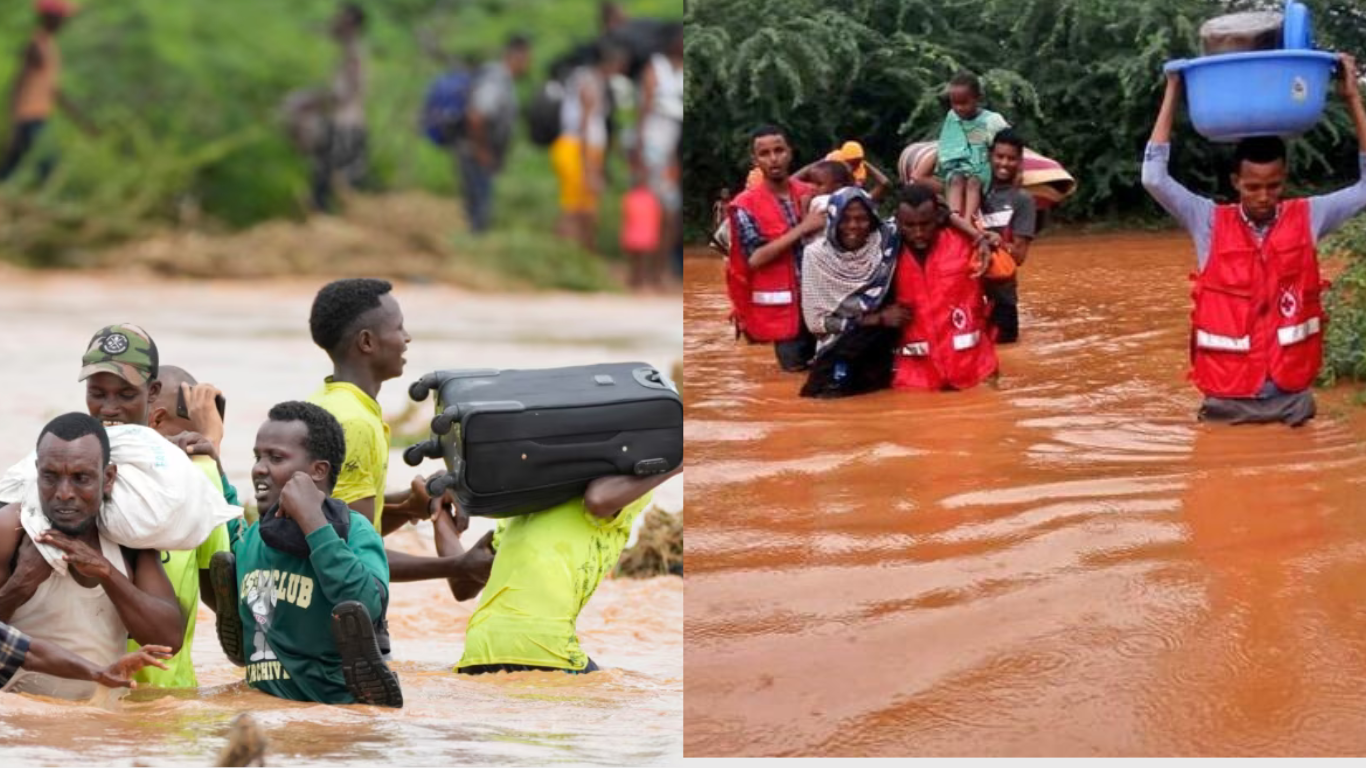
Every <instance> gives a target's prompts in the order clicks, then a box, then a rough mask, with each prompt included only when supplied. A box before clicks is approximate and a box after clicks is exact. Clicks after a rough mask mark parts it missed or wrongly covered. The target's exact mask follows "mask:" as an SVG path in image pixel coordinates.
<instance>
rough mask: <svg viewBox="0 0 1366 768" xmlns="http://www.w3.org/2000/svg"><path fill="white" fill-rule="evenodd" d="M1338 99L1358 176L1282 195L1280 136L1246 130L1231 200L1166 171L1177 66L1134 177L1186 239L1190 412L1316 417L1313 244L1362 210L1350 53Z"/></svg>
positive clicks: (1365, 159)
mask: <svg viewBox="0 0 1366 768" xmlns="http://www.w3.org/2000/svg"><path fill="white" fill-rule="evenodd" d="M1339 60H1340V63H1341V66H1342V73H1343V77H1342V96H1343V98H1344V99H1345V100H1346V103H1347V108H1348V111H1349V112H1350V113H1351V115H1352V122H1353V124H1354V125H1355V126H1356V136H1357V147H1358V152H1359V154H1358V159H1357V162H1358V165H1359V167H1360V169H1361V174H1362V178H1361V179H1360V180H1358V181H1357V183H1356V184H1354V185H1352V186H1350V187H1347V188H1345V189H1341V190H1338V191H1337V192H1334V193H1332V194H1328V195H1320V196H1317V197H1310V198H1299V199H1283V198H1282V195H1283V194H1284V192H1285V185H1286V176H1287V162H1286V151H1285V141H1284V140H1283V139H1281V138H1280V137H1278V136H1253V137H1249V138H1244V139H1241V140H1240V141H1238V144H1237V147H1236V149H1235V150H1234V169H1233V175H1232V180H1233V188H1234V189H1235V190H1236V191H1237V193H1238V202H1237V203H1235V204H1227V205H1220V204H1216V203H1215V202H1214V201H1213V200H1210V199H1208V198H1204V197H1200V196H1198V195H1196V194H1194V193H1193V192H1191V191H1190V190H1188V189H1186V188H1185V187H1183V186H1181V184H1179V183H1178V182H1177V181H1175V180H1174V179H1172V178H1171V176H1169V175H1168V173H1167V162H1168V159H1169V157H1170V155H1171V144H1170V139H1171V127H1172V116H1173V113H1174V112H1175V111H1176V101H1177V98H1178V97H1179V95H1180V91H1181V73H1180V71H1179V70H1177V71H1169V72H1168V73H1167V91H1166V95H1165V96H1164V98H1163V100H1162V107H1161V109H1160V110H1159V111H1158V114H1157V123H1156V125H1154V126H1153V132H1152V135H1151V136H1150V137H1149V139H1148V146H1147V149H1146V152H1145V154H1144V159H1143V186H1144V188H1146V189H1147V190H1148V192H1149V194H1151V195H1152V196H1153V198H1154V199H1156V200H1157V202H1158V203H1160V204H1161V205H1162V207H1163V208H1165V209H1166V210H1167V211H1168V212H1169V213H1171V214H1172V215H1173V216H1175V217H1176V219H1177V220H1178V221H1180V222H1181V225H1182V226H1183V227H1185V228H1186V231H1188V232H1190V234H1191V237H1192V238H1193V239H1194V240H1195V254H1196V264H1197V269H1196V273H1195V275H1194V276H1193V278H1192V279H1193V280H1194V283H1195V286H1194V290H1193V292H1192V296H1193V298H1194V300H1195V307H1194V311H1193V312H1192V314H1191V320H1192V323H1191V324H1192V328H1191V374H1190V378H1191V380H1192V381H1193V382H1194V383H1195V386H1196V387H1197V388H1198V389H1199V390H1200V391H1201V392H1202V393H1203V394H1204V396H1205V399H1204V403H1203V404H1202V405H1201V407H1200V412H1199V418H1200V420H1202V421H1220V422H1228V423H1232V424H1245V423H1265V422H1278V421H1279V422H1284V423H1286V424H1289V425H1291V426H1300V425H1302V424H1304V423H1305V422H1306V421H1308V420H1309V419H1311V418H1313V416H1314V396H1313V394H1312V392H1311V391H1310V387H1311V386H1312V385H1313V382H1314V379H1315V377H1316V376H1317V375H1318V372H1319V367H1320V365H1321V364H1322V362H1323V330H1324V324H1325V323H1326V318H1325V317H1324V314H1323V306H1322V303H1321V291H1322V288H1323V285H1324V283H1323V282H1322V280H1321V278H1320V276H1319V262H1318V253H1317V249H1316V245H1317V243H1318V242H1319V240H1320V239H1321V238H1323V237H1324V236H1326V235H1327V234H1329V233H1330V232H1332V231H1333V230H1335V229H1337V228H1338V227H1339V226H1341V225H1342V224H1343V223H1344V222H1346V221H1347V220H1348V219H1349V218H1351V217H1352V216H1353V215H1355V214H1356V213H1357V212H1358V211H1360V210H1361V209H1362V208H1366V110H1364V109H1363V107H1362V99H1361V93H1360V91H1359V90H1358V86H1357V81H1356V74H1355V73H1356V62H1355V61H1354V59H1353V58H1352V56H1350V55H1348V54H1340V55H1339Z"/></svg>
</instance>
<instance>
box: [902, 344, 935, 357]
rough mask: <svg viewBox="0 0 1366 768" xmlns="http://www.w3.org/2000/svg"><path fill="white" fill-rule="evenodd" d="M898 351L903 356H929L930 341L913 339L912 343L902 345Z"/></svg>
mask: <svg viewBox="0 0 1366 768" xmlns="http://www.w3.org/2000/svg"><path fill="white" fill-rule="evenodd" d="M897 353H898V354H900V355H901V356H902V357H929V356H930V343H929V342H928V341H913V342H911V343H910V344H905V345H902V347H901V349H898V350H897Z"/></svg>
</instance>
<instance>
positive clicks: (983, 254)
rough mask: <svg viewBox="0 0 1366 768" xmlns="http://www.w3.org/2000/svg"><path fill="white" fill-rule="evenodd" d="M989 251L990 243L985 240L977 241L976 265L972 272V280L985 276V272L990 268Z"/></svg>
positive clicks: (990, 249)
mask: <svg viewBox="0 0 1366 768" xmlns="http://www.w3.org/2000/svg"><path fill="white" fill-rule="evenodd" d="M991 251H992V248H991V243H989V242H987V241H986V239H982V240H979V241H977V264H976V266H975V267H973V270H972V276H973V277H974V278H977V277H981V276H982V275H985V274H986V273H987V270H988V269H990V268H991Z"/></svg>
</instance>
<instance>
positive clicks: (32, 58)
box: [0, 0, 90, 181]
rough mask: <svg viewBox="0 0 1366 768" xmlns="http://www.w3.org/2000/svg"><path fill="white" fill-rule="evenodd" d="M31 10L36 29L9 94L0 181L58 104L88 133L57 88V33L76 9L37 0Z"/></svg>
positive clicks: (59, 58) (62, 1)
mask: <svg viewBox="0 0 1366 768" xmlns="http://www.w3.org/2000/svg"><path fill="white" fill-rule="evenodd" d="M34 11H35V12H36V13H37V14H38V29H37V31H35V32H34V33H33V39H32V40H31V41H30V42H29V44H28V45H27V46H25V48H24V57H23V61H22V62H21V63H20V65H19V74H18V76H17V77H15V79H14V86H13V88H12V89H11V91H10V99H9V118H10V119H9V125H10V133H9V136H7V137H6V139H5V142H4V154H3V155H2V156H0V181H4V180H5V179H8V178H9V177H10V176H11V175H13V174H14V172H15V171H16V170H17V169H18V167H19V163H20V161H21V160H23V159H24V156H25V155H27V154H28V153H29V152H30V151H31V150H32V149H33V147H34V145H35V144H36V143H37V141H38V135H39V134H40V133H42V131H43V127H44V126H45V125H47V121H48V118H49V117H51V116H52V112H53V110H55V109H56V107H57V105H58V104H60V105H61V107H62V109H64V110H66V112H67V114H69V115H70V116H71V117H73V118H74V119H75V120H76V121H77V124H78V125H81V126H82V127H83V128H86V130H90V129H89V126H88V124H87V123H86V122H85V120H84V119H83V118H82V117H81V115H80V113H79V112H78V111H77V110H76V108H75V107H74V106H72V104H71V102H70V101H69V100H67V99H66V98H65V97H64V96H63V94H62V92H61V88H60V80H61V75H62V52H61V49H60V48H58V47H57V32H58V31H60V30H61V28H62V25H63V24H64V23H65V22H66V20H67V18H68V17H70V16H71V14H72V13H74V12H75V7H74V6H72V4H71V3H69V2H66V0H38V2H37V3H35V4H34ZM50 166H51V164H50V163H49V162H46V161H45V163H44V167H43V168H41V169H40V171H39V172H40V175H44V176H45V175H47V173H48V171H50V170H51V167H50Z"/></svg>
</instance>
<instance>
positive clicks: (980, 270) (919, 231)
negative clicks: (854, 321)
mask: <svg viewBox="0 0 1366 768" xmlns="http://www.w3.org/2000/svg"><path fill="white" fill-rule="evenodd" d="M948 223H949V208H948V206H947V205H945V204H944V203H943V202H942V201H941V200H940V199H939V197H938V195H936V194H935V193H934V190H933V189H931V188H930V187H928V186H925V185H924V184H910V185H907V186H906V187H904V188H903V189H902V190H901V193H900V195H899V197H898V198H897V206H896V227H897V234H898V236H899V237H900V238H901V252H900V254H899V255H898V256H897V263H896V277H895V278H894V283H893V285H894V286H895V287H894V289H893V296H894V297H895V300H896V303H897V304H899V305H901V306H902V307H905V308H906V309H907V310H908V311H909V315H910V319H909V321H908V322H906V323H905V324H903V325H901V339H900V341H899V343H898V344H897V348H896V354H895V361H894V362H893V364H892V388H893V389H928V390H945V389H971V388H972V387H975V386H977V385H978V384H981V383H982V382H983V381H985V380H986V379H987V378H988V377H990V376H991V375H992V374H994V373H996V367H997V366H996V348H995V346H994V345H993V344H992V339H991V333H990V329H989V321H990V313H989V307H988V305H987V300H986V296H985V294H984V293H983V292H982V280H981V277H982V275H983V274H984V273H985V272H986V269H987V265H988V263H989V259H990V255H991V248H990V243H989V238H988V236H987V235H978V236H977V239H976V241H975V242H974V241H973V240H970V239H969V238H968V237H967V236H966V235H964V234H962V233H961V232H958V231H955V230H953V229H949V228H948V226H947V225H948ZM898 319H899V318H898Z"/></svg>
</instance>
